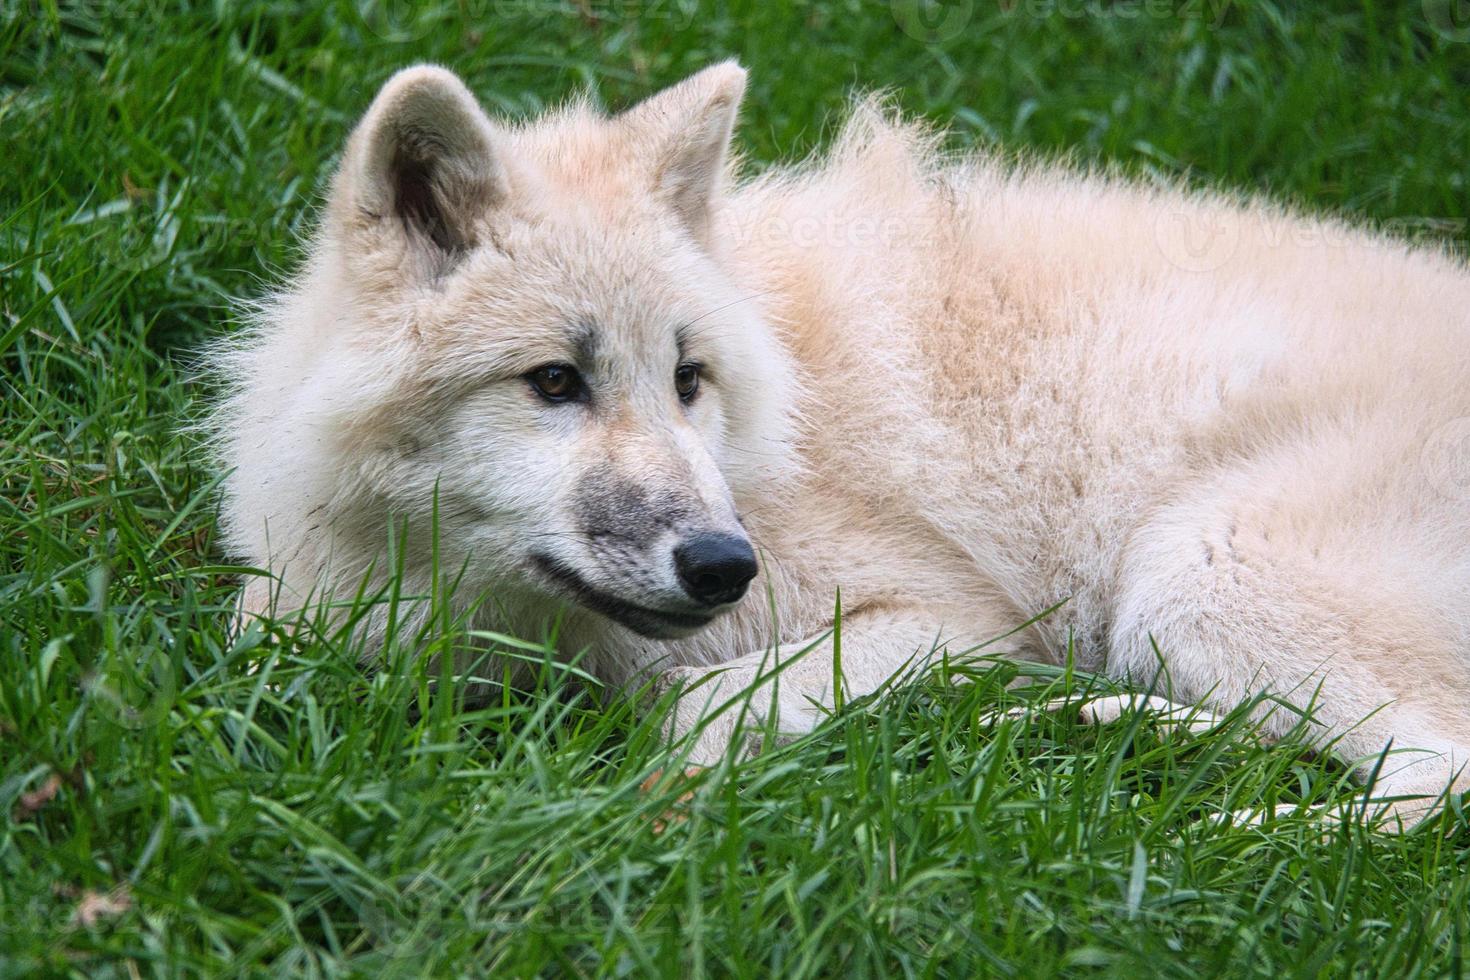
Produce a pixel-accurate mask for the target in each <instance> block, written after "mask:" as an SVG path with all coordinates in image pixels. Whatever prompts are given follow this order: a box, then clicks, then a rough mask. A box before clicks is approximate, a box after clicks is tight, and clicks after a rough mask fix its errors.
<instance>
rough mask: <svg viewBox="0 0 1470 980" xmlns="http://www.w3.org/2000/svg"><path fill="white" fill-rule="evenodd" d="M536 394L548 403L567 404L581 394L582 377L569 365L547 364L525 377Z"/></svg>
mask: <svg viewBox="0 0 1470 980" xmlns="http://www.w3.org/2000/svg"><path fill="white" fill-rule="evenodd" d="M526 380H527V381H529V382H531V387H532V388H535V389H536V394H538V395H540V396H541V397H542V398H545V399H546V400H547V401H549V402H569V401H572V400H573V399H575V398H576V397H577V396H579V395H580V394H582V376H581V375H580V374H578V373H577V369H576V368H574V367H572V366H571V365H570V364H548V365H546V366H545V367H539V368H537V369H536V370H534V371H532V372H531V373H530V374H528V375H526Z"/></svg>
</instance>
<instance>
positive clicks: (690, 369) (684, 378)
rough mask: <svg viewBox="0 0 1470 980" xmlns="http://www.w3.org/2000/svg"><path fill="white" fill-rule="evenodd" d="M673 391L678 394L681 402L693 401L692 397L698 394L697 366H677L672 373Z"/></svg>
mask: <svg viewBox="0 0 1470 980" xmlns="http://www.w3.org/2000/svg"><path fill="white" fill-rule="evenodd" d="M674 390H675V391H677V392H678V393H679V398H680V399H682V400H683V401H686V402H692V401H694V396H695V395H696V394H698V393H699V365H698V364H680V365H679V367H678V368H677V369H676V370H675V371H674Z"/></svg>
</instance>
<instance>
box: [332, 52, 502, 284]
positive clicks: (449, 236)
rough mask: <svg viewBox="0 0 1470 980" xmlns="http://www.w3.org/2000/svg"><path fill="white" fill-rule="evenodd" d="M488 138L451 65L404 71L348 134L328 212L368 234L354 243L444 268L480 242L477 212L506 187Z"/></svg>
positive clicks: (490, 131) (485, 123)
mask: <svg viewBox="0 0 1470 980" xmlns="http://www.w3.org/2000/svg"><path fill="white" fill-rule="evenodd" d="M495 144H496V134H495V131H494V128H493V127H492V126H491V124H490V120H489V119H487V118H486V116H485V113H484V112H483V111H482V110H481V109H480V106H479V103H478V102H476V101H475V97H474V96H473V95H471V94H470V91H469V89H467V88H465V85H464V83H463V82H461V81H460V80H459V78H458V77H456V76H455V75H454V73H453V72H450V71H446V70H445V69H443V68H437V67H434V66H432V65H417V66H415V67H412V68H405V69H403V70H402V71H400V72H398V73H397V74H395V75H394V76H393V77H392V78H390V79H388V81H387V82H386V83H385V84H384V85H383V88H382V89H381V90H380V91H379V92H378V96H377V98H375V99H374V100H373V104H372V106H371V107H369V108H368V111H367V114H366V115H365V116H364V117H363V119H362V122H360V123H358V125H357V129H356V130H354V131H353V134H352V137H351V139H350V140H349V141H348V144H347V154H346V158H345V160H344V162H343V164H342V170H341V172H340V173H339V175H338V178H337V185H336V187H335V188H334V191H333V195H332V196H333V209H334V211H335V212H336V213H337V214H338V215H339V216H340V217H341V218H342V220H344V221H345V222H346V223H347V227H349V228H353V229H360V230H361V231H363V232H366V235H365V236H364V238H365V240H364V241H362V242H361V243H360V244H361V245H362V246H365V247H367V248H370V249H371V248H374V247H377V248H382V247H385V246H389V245H390V244H391V245H394V246H397V247H396V248H395V249H394V251H395V252H396V253H397V254H399V255H400V256H402V255H403V253H404V252H405V250H406V251H407V252H408V253H409V255H408V256H405V257H409V258H411V259H412V260H413V265H414V266H415V267H417V268H420V269H423V268H425V267H427V270H429V271H431V272H439V271H442V270H443V269H444V268H445V267H446V266H448V265H451V264H452V263H453V261H454V259H455V258H456V257H457V256H458V255H459V254H460V253H462V252H464V251H466V250H467V249H469V248H472V247H473V246H475V245H476V244H477V243H478V242H477V234H478V225H479V222H480V219H482V218H483V217H484V216H485V215H486V214H487V213H488V212H489V211H490V210H491V209H492V208H494V207H495V206H496V205H497V204H499V203H500V202H502V201H503V200H504V199H505V197H506V195H507V193H508V185H507V183H506V176H505V170H504V167H503V166H502V164H501V161H500V160H499V159H498V157H497V151H496V145H495Z"/></svg>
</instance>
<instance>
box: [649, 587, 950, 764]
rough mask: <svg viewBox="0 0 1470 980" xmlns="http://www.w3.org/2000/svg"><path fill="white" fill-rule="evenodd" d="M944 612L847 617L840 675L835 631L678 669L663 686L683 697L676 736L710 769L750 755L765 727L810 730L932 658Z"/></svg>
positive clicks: (690, 756)
mask: <svg viewBox="0 0 1470 980" xmlns="http://www.w3.org/2000/svg"><path fill="white" fill-rule="evenodd" d="M938 621H939V620H938V617H937V616H936V617H929V616H923V615H920V614H918V613H915V614H913V615H904V614H902V613H887V614H883V615H869V616H863V617H861V618H858V617H854V618H853V619H852V620H847V621H844V623H843V627H842V634H841V658H842V663H841V672H840V675H839V673H838V670H837V667H836V660H835V658H834V655H833V643H832V636H831V634H830V633H828V634H823V635H821V636H817V637H813V638H812V639H810V640H808V641H804V642H800V643H784V644H781V645H779V646H776V647H774V648H772V649H769V650H761V651H756V652H754V653H750V654H746V655H745V656H742V657H738V658H736V659H735V660H731V661H729V662H727V663H723V664H719V665H717V666H714V667H676V668H673V669H671V670H669V671H667V672H666V673H665V674H664V675H663V677H664V681H665V683H667V684H669V685H671V686H672V685H677V686H678V687H680V688H681V690H682V692H683V693H682V694H681V696H680V698H679V702H678V704H677V705H676V706H675V710H674V716H673V719H672V722H671V725H670V728H671V731H670V735H671V736H672V737H673V739H674V740H675V741H676V742H677V741H678V740H681V739H683V738H684V737H685V736H688V735H690V734H691V733H697V734H694V736H693V739H692V740H691V741H689V742H687V743H685V744H683V745H682V746H681V748H682V749H683V750H684V751H686V752H687V756H686V762H687V763H688V764H692V765H698V766H711V765H714V764H715V763H717V762H719V761H720V760H721V759H722V758H724V757H725V756H726V754H727V753H728V752H729V751H730V750H731V748H732V743H733V742H734V741H735V739H736V737H737V732H738V731H742V730H743V732H744V739H745V740H744V741H742V742H741V743H740V744H737V745H734V750H735V751H736V752H737V754H741V755H744V754H747V753H748V752H749V751H750V750H751V749H752V748H753V747H754V745H753V744H752V743H753V742H754V740H755V739H756V738H758V737H759V734H760V733H761V732H762V731H769V732H773V733H775V734H777V735H782V736H796V735H803V734H805V733H807V732H809V731H811V730H812V729H813V728H814V727H816V725H817V724H818V722H820V721H821V719H822V718H823V717H825V716H826V714H827V713H829V712H830V711H831V710H832V709H833V707H834V706H835V704H836V703H837V692H838V690H839V688H838V685H840V691H841V695H842V697H844V698H853V697H862V696H864V695H867V694H871V693H873V692H874V691H877V690H878V689H879V688H881V687H882V686H883V685H884V684H885V683H887V682H888V681H890V680H891V679H894V678H895V677H896V676H899V675H902V674H904V673H905V672H908V671H912V670H916V669H920V668H922V667H923V666H925V665H926V664H928V663H930V662H931V660H932V657H933V655H934V652H935V651H936V650H937V649H940V648H942V647H943V645H944V643H945V641H946V637H945V635H944V634H943V633H942V632H941V630H940V628H939V627H938V626H937V623H938Z"/></svg>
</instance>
